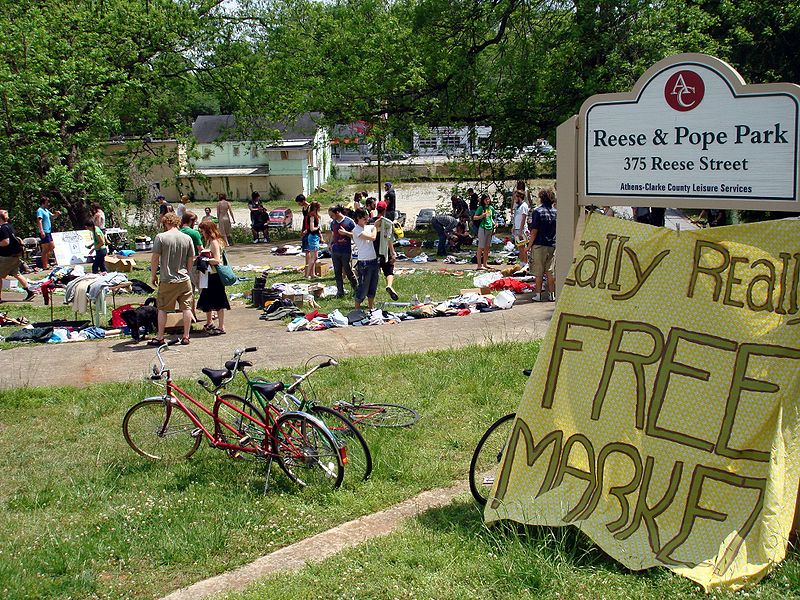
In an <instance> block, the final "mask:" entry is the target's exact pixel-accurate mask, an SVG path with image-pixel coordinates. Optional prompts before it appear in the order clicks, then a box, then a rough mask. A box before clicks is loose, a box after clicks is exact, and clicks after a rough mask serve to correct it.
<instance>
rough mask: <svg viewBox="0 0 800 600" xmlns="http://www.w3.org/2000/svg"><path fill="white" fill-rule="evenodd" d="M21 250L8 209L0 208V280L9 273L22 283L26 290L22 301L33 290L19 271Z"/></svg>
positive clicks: (19, 240) (20, 242)
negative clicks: (9, 220)
mask: <svg viewBox="0 0 800 600" xmlns="http://www.w3.org/2000/svg"><path fill="white" fill-rule="evenodd" d="M23 250H24V248H23V246H22V240H21V239H20V238H19V237H18V236H17V233H16V232H15V231H14V227H13V226H12V225H11V223H9V222H8V211H6V210H0V280H3V279H5V278H6V277H8V276H9V275H10V276H12V277H14V278H16V280H17V281H19V283H20V285H22V289H23V290H25V292H27V295H26V296H25V299H24V300H23V302H27V301H29V300H30V299H31V298H33V291H32V290H31V289H30V287H28V281H27V280H26V279H25V278H24V277H23V276H22V275H20V273H19V259H20V257H21V256H22V252H23ZM0 291H2V286H0ZM0 302H2V299H0Z"/></svg>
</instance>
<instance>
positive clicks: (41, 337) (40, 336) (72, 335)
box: [0, 321, 122, 344]
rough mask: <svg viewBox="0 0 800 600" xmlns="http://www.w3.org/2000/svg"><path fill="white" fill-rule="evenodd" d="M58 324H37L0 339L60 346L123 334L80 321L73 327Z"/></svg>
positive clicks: (117, 330)
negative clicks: (83, 323)
mask: <svg viewBox="0 0 800 600" xmlns="http://www.w3.org/2000/svg"><path fill="white" fill-rule="evenodd" d="M61 325H63V326H60V324H59V323H56V324H55V326H53V325H44V324H42V323H36V324H35V325H28V326H26V327H25V328H23V329H18V330H17V331H14V332H13V333H11V334H10V335H8V336H6V337H2V336H0V339H2V340H3V341H6V342H36V343H40V344H59V343H61V342H83V341H86V340H99V339H103V338H107V337H117V336H119V335H121V334H122V331H121V330H119V329H103V328H102V327H95V326H89V325H81V324H80V322H79V321H75V322H73V325H67V324H66V323H64V324H61Z"/></svg>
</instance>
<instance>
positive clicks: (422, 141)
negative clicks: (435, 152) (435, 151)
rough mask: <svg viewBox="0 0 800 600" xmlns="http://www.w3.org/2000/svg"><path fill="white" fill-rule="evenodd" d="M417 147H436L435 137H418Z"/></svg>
mask: <svg viewBox="0 0 800 600" xmlns="http://www.w3.org/2000/svg"><path fill="white" fill-rule="evenodd" d="M419 147H420V148H436V138H435V137H427V138H423V137H421V138H419Z"/></svg>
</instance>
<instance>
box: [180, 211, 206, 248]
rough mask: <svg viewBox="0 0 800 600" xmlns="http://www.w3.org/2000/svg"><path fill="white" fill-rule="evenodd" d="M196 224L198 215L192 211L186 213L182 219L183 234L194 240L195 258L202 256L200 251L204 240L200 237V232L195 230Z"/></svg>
mask: <svg viewBox="0 0 800 600" xmlns="http://www.w3.org/2000/svg"><path fill="white" fill-rule="evenodd" d="M196 224H197V215H196V214H194V213H193V212H192V211H190V210H186V211H184V212H183V216H182V217H181V232H182V233H185V234H186V235H188V236H189V237H190V238H192V243H193V244H194V255H195V256H197V255H198V254H200V250H202V248H203V238H201V237H200V232H199V231H197V229H195V228H194V226H195V225H196Z"/></svg>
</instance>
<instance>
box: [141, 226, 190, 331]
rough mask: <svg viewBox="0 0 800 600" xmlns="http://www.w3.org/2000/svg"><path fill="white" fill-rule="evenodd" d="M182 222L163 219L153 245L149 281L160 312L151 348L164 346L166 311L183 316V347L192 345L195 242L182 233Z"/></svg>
mask: <svg viewBox="0 0 800 600" xmlns="http://www.w3.org/2000/svg"><path fill="white" fill-rule="evenodd" d="M180 224H181V220H180V219H179V218H178V215H176V214H175V213H169V212H168V213H167V214H165V215H164V216H163V217H161V225H162V227H163V228H164V231H163V232H161V233H159V234H158V235H157V236H156V239H155V240H154V241H153V256H152V258H151V259H150V279H151V281H152V283H153V285H155V286H157V287H158V294H157V296H156V305H157V308H158V334H157V337H155V338H154V339H152V340H150V341H149V342H148V344H149V345H151V346H160V345H161V344H163V343H164V329H166V325H167V311H170V310H175V306H176V305H177V307H178V310H180V311H181V312H182V313H183V337H182V338H181V340H180V343H181V344H183V345H184V346H185V345H187V344H188V343H189V329H190V328H191V326H192V316H193V315H192V304H193V298H194V296H193V294H192V281H191V278H190V275H189V274H190V273H191V270H192V263H193V262H194V242H193V241H192V238H190V237H189V236H188V235H186V234H185V233H183V232H182V231H181V230H180V229H178V227H180Z"/></svg>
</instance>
